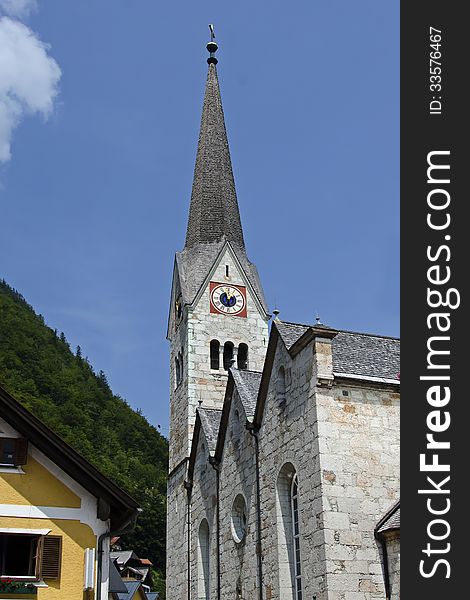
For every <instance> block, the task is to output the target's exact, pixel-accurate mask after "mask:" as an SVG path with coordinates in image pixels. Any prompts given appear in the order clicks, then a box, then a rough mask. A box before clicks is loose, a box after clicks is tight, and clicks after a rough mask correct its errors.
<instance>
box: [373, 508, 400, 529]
mask: <svg viewBox="0 0 470 600" xmlns="http://www.w3.org/2000/svg"><path fill="white" fill-rule="evenodd" d="M395 529H400V501H398V502H397V503H396V504H394V505H393V506H392V507H391V508H390V509H389V510H388V512H387V513H386V514H385V515H384V516H383V517H382V518H381V519H380V521H379V523H378V525H377V532H378V533H385V532H386V531H393V530H395Z"/></svg>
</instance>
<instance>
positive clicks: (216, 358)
mask: <svg viewBox="0 0 470 600" xmlns="http://www.w3.org/2000/svg"><path fill="white" fill-rule="evenodd" d="M210 348H211V369H214V370H215V371H218V370H219V369H220V344H219V341H218V340H211V344H210Z"/></svg>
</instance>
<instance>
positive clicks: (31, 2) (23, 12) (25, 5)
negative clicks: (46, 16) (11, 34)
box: [0, 0, 38, 19]
mask: <svg viewBox="0 0 470 600" xmlns="http://www.w3.org/2000/svg"><path fill="white" fill-rule="evenodd" d="M37 6H38V3H37V0H0V11H1V12H3V13H5V14H7V15H10V17H18V18H19V19H23V18H24V17H27V16H28V15H29V14H30V13H31V12H33V10H36V8H37Z"/></svg>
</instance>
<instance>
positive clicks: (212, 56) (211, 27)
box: [206, 23, 218, 65]
mask: <svg viewBox="0 0 470 600" xmlns="http://www.w3.org/2000/svg"><path fill="white" fill-rule="evenodd" d="M209 30H210V32H211V41H210V42H209V43H208V44H207V46H206V48H207V50H208V52H209V53H210V56H209V58H208V59H207V62H208V63H209V64H210V65H216V64H217V62H218V61H217V59H216V57H215V53H216V52H217V48H218V46H217V43H216V41H215V33H214V25H213V24H212V23H209Z"/></svg>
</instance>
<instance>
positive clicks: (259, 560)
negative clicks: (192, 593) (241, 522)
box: [246, 423, 263, 600]
mask: <svg viewBox="0 0 470 600" xmlns="http://www.w3.org/2000/svg"><path fill="white" fill-rule="evenodd" d="M246 427H247V429H248V431H249V432H250V434H251V435H252V437H253V438H254V440H255V458H256V466H255V471H256V558H257V563H258V598H259V600H263V556H262V546H261V491H260V475H259V438H258V431H257V430H256V429H255V427H254V425H253V423H247V426H246Z"/></svg>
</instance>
